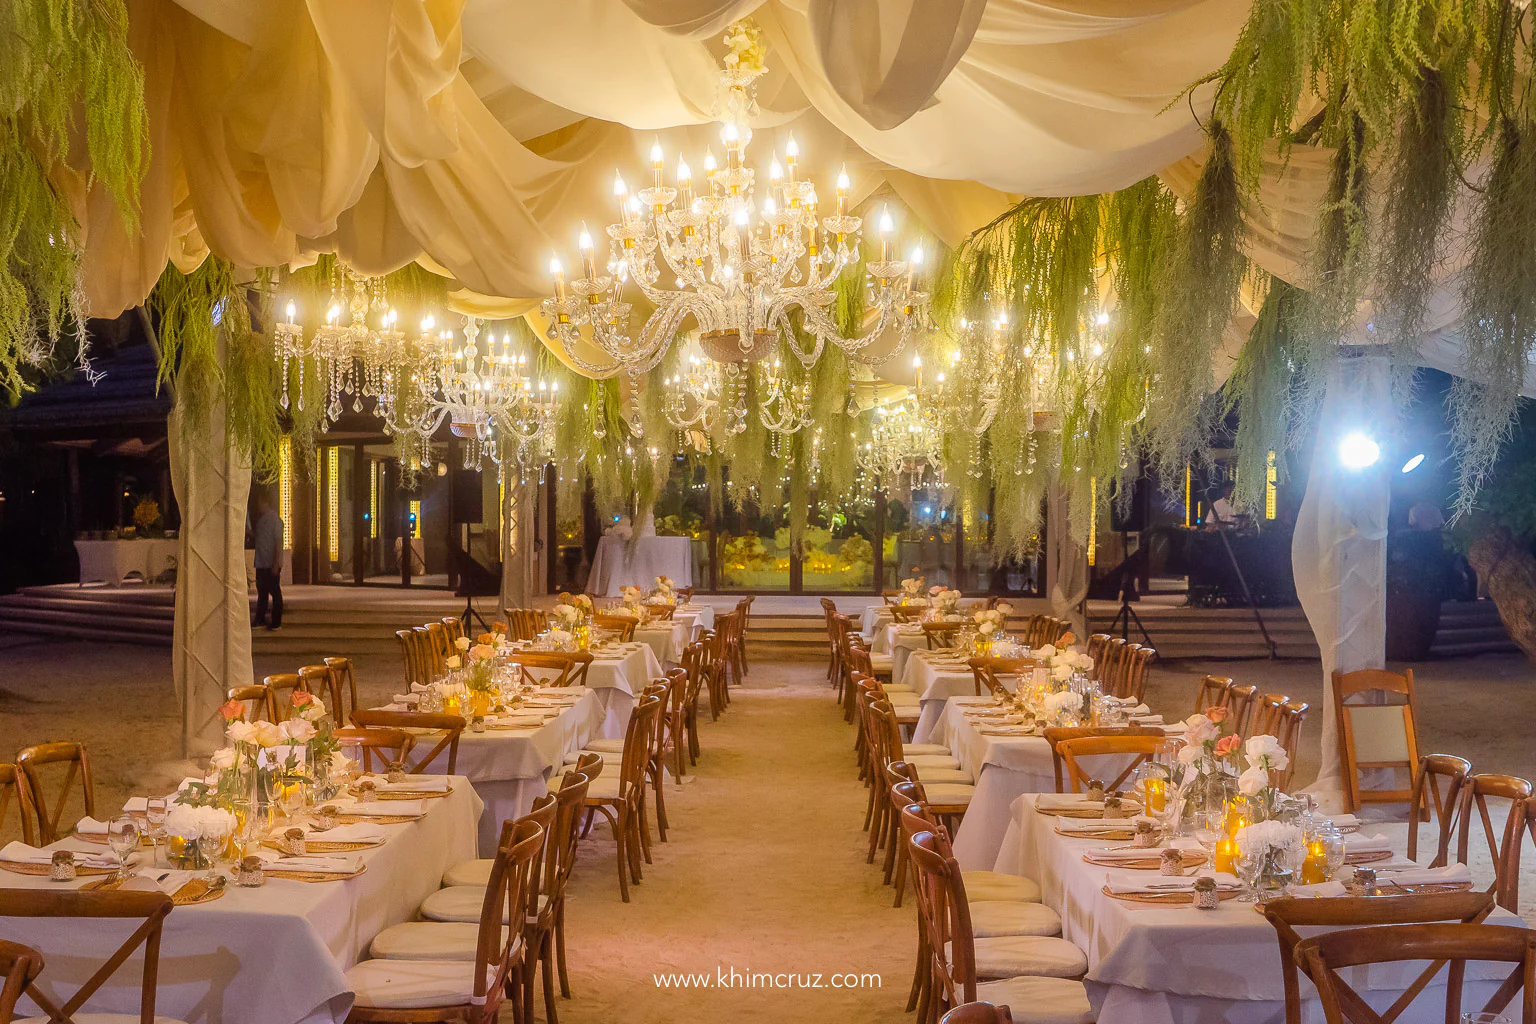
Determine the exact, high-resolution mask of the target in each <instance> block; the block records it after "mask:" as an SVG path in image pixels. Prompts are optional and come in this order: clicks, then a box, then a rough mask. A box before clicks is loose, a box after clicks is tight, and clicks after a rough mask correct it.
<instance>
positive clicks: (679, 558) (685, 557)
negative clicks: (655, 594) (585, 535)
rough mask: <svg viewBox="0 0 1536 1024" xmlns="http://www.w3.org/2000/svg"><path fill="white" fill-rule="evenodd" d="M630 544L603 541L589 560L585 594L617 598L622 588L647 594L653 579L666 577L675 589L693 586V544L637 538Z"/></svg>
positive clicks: (678, 539) (610, 539) (681, 539)
mask: <svg viewBox="0 0 1536 1024" xmlns="http://www.w3.org/2000/svg"><path fill="white" fill-rule="evenodd" d="M630 546H631V544H630V542H626V541H624V540H622V539H620V538H618V537H604V538H602V539H601V540H599V541H598V542H597V552H596V553H595V554H594V555H593V556H592V571H591V572H590V573H589V574H588V575H587V593H589V594H597V595H598V596H600V597H618V596H619V591H620V588H622V587H626V586H634V587H639V588H640V589H641V590H651V589H653V588H654V587H655V585H656V577H657V576H670V577H671V578H672V582H673V583H674V584H675V585H676V586H679V587H690V586H692V585H693V542H692V540H691V539H690V538H688V537H640V538H638V539H637V540H635V541H633V547H634V551H633V552H631V551H630V550H629V549H630Z"/></svg>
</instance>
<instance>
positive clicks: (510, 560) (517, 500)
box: [496, 476, 538, 618]
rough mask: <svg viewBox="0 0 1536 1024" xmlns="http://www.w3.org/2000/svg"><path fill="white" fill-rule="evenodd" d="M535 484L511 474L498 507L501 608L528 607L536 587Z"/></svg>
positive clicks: (536, 489)
mask: <svg viewBox="0 0 1536 1024" xmlns="http://www.w3.org/2000/svg"><path fill="white" fill-rule="evenodd" d="M537 495H538V485H537V484H534V483H519V482H518V481H517V480H514V479H512V478H511V477H510V476H509V477H508V479H507V484H506V500H505V503H504V505H503V507H502V510H501V604H500V605H499V606H498V607H497V609H496V617H497V618H500V617H501V609H502V608H527V607H529V606H530V605H531V604H532V603H533V597H534V595H535V594H536V593H538V591H537V590H536V589H535V587H534V579H533V566H534V557H533V547H534V541H535V539H536V538H537V537H538V521H537V515H536V511H537V507H538V497H537Z"/></svg>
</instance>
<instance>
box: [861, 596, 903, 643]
mask: <svg viewBox="0 0 1536 1024" xmlns="http://www.w3.org/2000/svg"><path fill="white" fill-rule="evenodd" d="M894 621H895V619H894V618H892V616H891V606H890V605H888V604H886V603H885V602H884V601H882V602H880V603H879V604H870V605H865V606H864V613H863V614H862V615H860V616H859V632H861V633H863V634H864V635H865V636H866V637H869V638H870V639H874V636H875V633H876V632H877V631H878V630H879V628H880V626H881V625H882V624H887V625H888V624H890V623H891V622H894Z"/></svg>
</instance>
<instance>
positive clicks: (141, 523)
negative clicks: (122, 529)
mask: <svg viewBox="0 0 1536 1024" xmlns="http://www.w3.org/2000/svg"><path fill="white" fill-rule="evenodd" d="M133 525H134V528H135V529H136V530H137V531H138V532H139V533H140V534H142V535H144V536H146V537H149V536H155V535H158V534H159V533H160V532H161V530H160V525H161V519H160V503H159V502H158V501H156V500H155V499H153V498H141V499H139V503H138V504H137V505H135V506H134V507H133Z"/></svg>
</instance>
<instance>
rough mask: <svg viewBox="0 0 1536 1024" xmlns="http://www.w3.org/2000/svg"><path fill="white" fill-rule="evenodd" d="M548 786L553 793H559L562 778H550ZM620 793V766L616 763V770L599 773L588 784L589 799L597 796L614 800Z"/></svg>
mask: <svg viewBox="0 0 1536 1024" xmlns="http://www.w3.org/2000/svg"><path fill="white" fill-rule="evenodd" d="M547 788H548V789H549V791H550V792H551V793H558V792H560V778H559V776H556V777H555V778H552V779H550V780H549V785H548V787H547ZM618 795H619V773H618V767H617V766H616V765H615V766H614V770H613V771H611V772H604V773H603V774H601V775H599V776H598V777H597V778H595V779H593V780H592V782H591V784H590V785H588V786H587V797H588V799H591V798H594V797H595V798H600V799H607V800H612V799H614V798H616V797H617V796H618Z"/></svg>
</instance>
